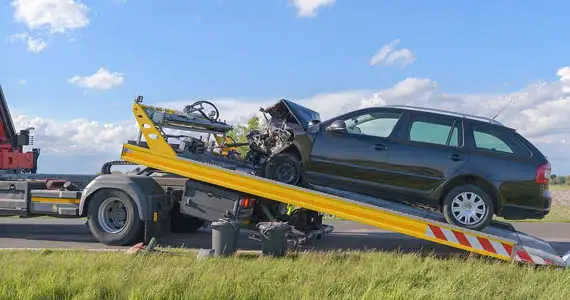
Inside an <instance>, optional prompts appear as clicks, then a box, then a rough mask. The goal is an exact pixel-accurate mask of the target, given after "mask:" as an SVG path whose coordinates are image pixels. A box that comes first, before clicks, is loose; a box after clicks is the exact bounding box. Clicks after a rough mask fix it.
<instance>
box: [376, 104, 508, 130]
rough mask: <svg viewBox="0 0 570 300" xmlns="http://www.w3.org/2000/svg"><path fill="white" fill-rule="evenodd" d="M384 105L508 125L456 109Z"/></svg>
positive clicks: (502, 125)
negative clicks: (456, 110)
mask: <svg viewBox="0 0 570 300" xmlns="http://www.w3.org/2000/svg"><path fill="white" fill-rule="evenodd" d="M382 107H385V108H395V109H402V110H411V111H419V112H426V113H432V114H438V115H446V116H455V117H460V118H463V119H469V120H473V121H477V122H481V123H489V124H493V125H497V126H501V127H506V126H505V125H504V124H503V123H501V122H499V121H497V120H495V119H490V118H486V117H481V116H476V115H471V114H465V113H460V112H455V111H450V110H443V109H436V108H427V107H419V106H410V105H386V106H382Z"/></svg>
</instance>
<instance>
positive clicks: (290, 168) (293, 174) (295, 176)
mask: <svg viewBox="0 0 570 300" xmlns="http://www.w3.org/2000/svg"><path fill="white" fill-rule="evenodd" d="M265 177H267V178H269V179H272V180H275V181H279V182H282V183H286V184H291V185H296V184H297V183H298V182H299V179H300V178H301V163H300V161H299V158H297V156H295V155H294V154H292V153H287V152H285V153H280V154H278V155H276V156H274V157H272V158H271V159H270V160H269V161H268V162H267V167H266V169H265Z"/></svg>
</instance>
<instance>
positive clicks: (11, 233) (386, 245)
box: [0, 218, 570, 255]
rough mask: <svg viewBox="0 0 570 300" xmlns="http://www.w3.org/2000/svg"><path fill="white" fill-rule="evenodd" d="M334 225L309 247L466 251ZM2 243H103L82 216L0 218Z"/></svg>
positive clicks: (538, 226)
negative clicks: (92, 234) (329, 231)
mask: <svg viewBox="0 0 570 300" xmlns="http://www.w3.org/2000/svg"><path fill="white" fill-rule="evenodd" d="M327 224H331V225H333V226H335V231H334V232H333V233H331V234H329V235H327V236H325V237H324V238H323V239H321V240H316V241H310V242H309V243H308V244H306V245H305V246H304V248H305V249H307V250H320V251H336V250H347V249H360V250H379V251H396V250H399V251H402V252H417V251H421V252H423V253H431V252H434V253H436V254H439V255H449V254H452V253H462V251H461V250H458V249H455V248H451V247H447V246H443V245H439V244H436V243H432V242H428V241H424V240H420V239H416V238H411V237H408V236H405V235H401V234H397V233H392V232H388V231H384V230H380V229H376V228H374V227H370V226H366V225H361V224H358V223H354V222H348V221H335V222H327ZM515 227H516V229H517V230H519V231H521V232H525V233H528V234H530V235H533V236H536V237H538V238H541V239H544V240H546V241H548V242H550V243H551V244H552V246H553V247H554V249H555V250H556V251H558V252H559V254H560V255H562V254H564V253H565V252H566V251H568V250H570V223H516V224H515ZM159 242H160V244H161V245H165V246H172V247H184V248H202V249H206V248H210V246H211V234H210V232H209V230H202V231H199V232H197V233H193V234H185V235H171V236H169V237H166V238H163V239H161V240H159ZM238 247H239V249H241V250H260V244H259V243H258V242H256V241H253V240H250V239H248V237H247V234H245V233H243V234H242V237H241V238H240V240H239V242H238ZM0 248H75V249H104V248H122V247H108V246H105V245H103V244H100V243H98V242H97V241H96V240H95V239H94V238H93V237H92V236H91V234H90V232H89V229H88V228H87V226H86V225H85V220H82V219H17V218H0Z"/></svg>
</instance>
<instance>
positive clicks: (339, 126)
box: [327, 120, 347, 133]
mask: <svg viewBox="0 0 570 300" xmlns="http://www.w3.org/2000/svg"><path fill="white" fill-rule="evenodd" d="M327 131H332V132H336V133H346V132H347V130H346V123H344V121H342V120H336V121H334V122H332V124H331V125H329V126H328V127H327Z"/></svg>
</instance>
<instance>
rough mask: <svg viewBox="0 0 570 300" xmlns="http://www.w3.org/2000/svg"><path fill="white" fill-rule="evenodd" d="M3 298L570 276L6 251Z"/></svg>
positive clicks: (317, 261)
mask: <svg viewBox="0 0 570 300" xmlns="http://www.w3.org/2000/svg"><path fill="white" fill-rule="evenodd" d="M0 268H2V270H3V272H0V299H6V300H9V299H201V300H205V299H247V300H254V299H509V300H510V299H568V297H570V289H569V288H568V287H569V286H570V273H569V272H560V271H559V270H555V269H551V268H534V267H531V266H523V265H519V264H514V263H513V264H511V263H506V262H501V261H497V260H487V259H481V258H474V257H471V258H448V259H440V258H436V257H432V256H429V257H422V256H420V255H417V254H393V253H375V252H334V253H327V254H324V253H303V254H299V255H295V254H290V255H289V256H288V257H286V258H282V259H271V258H264V257H258V256H257V255H254V254H242V255H238V256H236V257H231V258H224V259H209V260H198V259H197V258H196V255H195V253H192V252H176V254H175V255H168V254H154V255H147V256H134V257H133V256H128V255H126V254H123V253H117V252H108V253H101V252H80V251H76V252H71V251H61V252H59V251H43V252H37V251H36V252H34V251H0Z"/></svg>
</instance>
